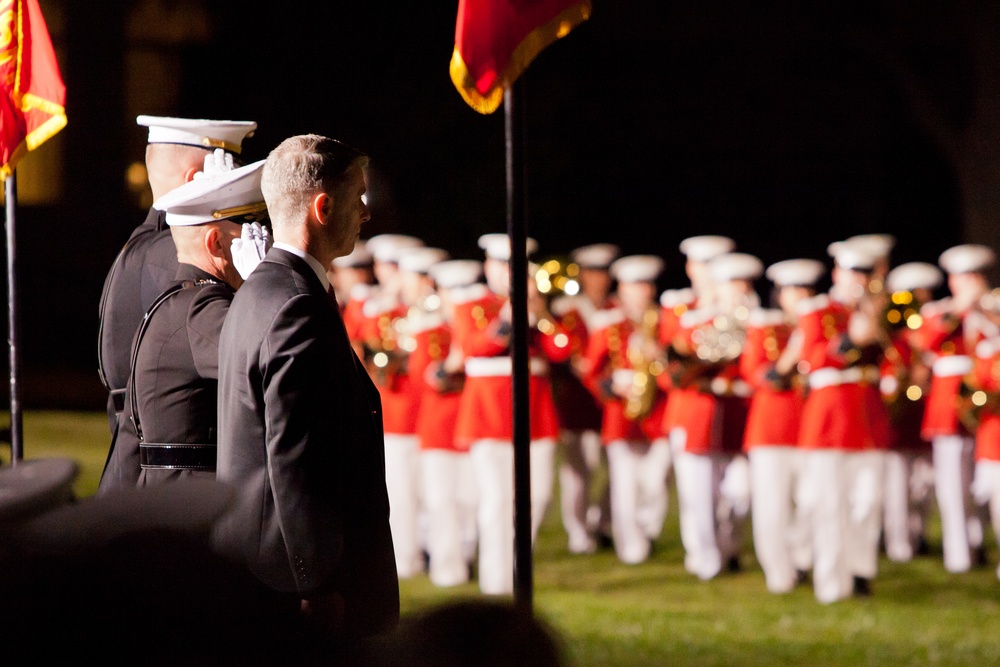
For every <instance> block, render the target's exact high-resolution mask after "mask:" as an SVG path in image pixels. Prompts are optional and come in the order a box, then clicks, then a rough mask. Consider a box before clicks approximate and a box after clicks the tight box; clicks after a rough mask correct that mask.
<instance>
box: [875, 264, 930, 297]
mask: <svg viewBox="0 0 1000 667" xmlns="http://www.w3.org/2000/svg"><path fill="white" fill-rule="evenodd" d="M943 281H944V274H943V273H941V269H939V268H938V267H936V266H934V265H933V264H930V263H929V262H907V263H906V264H900V265H899V266H897V267H896V268H894V269H893V270H892V271H890V272H889V275H887V276H886V277H885V283H886V287H887V288H888V289H889V291H890V292H912V291H913V290H915V289H934V288H935V287H937V286H938V285H940V284H941V283H942V282H943Z"/></svg>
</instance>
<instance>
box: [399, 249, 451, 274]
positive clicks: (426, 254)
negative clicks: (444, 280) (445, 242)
mask: <svg viewBox="0 0 1000 667" xmlns="http://www.w3.org/2000/svg"><path fill="white" fill-rule="evenodd" d="M448 257H449V255H448V251H447V250H444V249H442V248H427V247H423V246H418V247H414V248H403V250H402V252H401V253H400V255H399V270H400V271H409V272H411V273H427V270H428V269H430V268H431V267H432V266H434V265H435V264H437V263H438V262H443V261H444V260H446V259H448Z"/></svg>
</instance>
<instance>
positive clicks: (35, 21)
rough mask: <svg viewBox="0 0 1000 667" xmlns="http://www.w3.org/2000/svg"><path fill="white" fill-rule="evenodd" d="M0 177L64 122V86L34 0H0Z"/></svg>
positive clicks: (46, 30) (50, 41)
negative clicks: (0, 93)
mask: <svg viewBox="0 0 1000 667" xmlns="http://www.w3.org/2000/svg"><path fill="white" fill-rule="evenodd" d="M0 92H2V95H0V181H2V180H6V178H7V176H9V175H10V174H12V173H14V166H15V165H16V164H17V161H18V160H20V159H21V158H22V157H24V154H25V153H27V152H28V151H30V150H34V149H35V148H38V146H40V145H41V144H42V143H43V142H44V141H45V140H47V139H48V138H49V137H51V136H52V135H54V134H55V133H56V132H58V131H59V130H61V129H62V128H63V127H64V126H65V125H66V109H65V106H64V105H65V104H66V86H65V85H63V82H62V77H61V76H60V75H59V65H58V63H57V62H56V53H55V51H54V50H53V48H52V40H51V39H49V31H48V28H47V27H46V26H45V19H44V18H43V17H42V10H41V9H40V8H39V6H38V0H0Z"/></svg>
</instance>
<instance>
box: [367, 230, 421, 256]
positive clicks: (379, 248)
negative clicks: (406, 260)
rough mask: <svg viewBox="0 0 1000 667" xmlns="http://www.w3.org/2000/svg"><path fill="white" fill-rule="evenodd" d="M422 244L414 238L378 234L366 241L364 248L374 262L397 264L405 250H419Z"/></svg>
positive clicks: (402, 235) (401, 235) (403, 235)
mask: <svg viewBox="0 0 1000 667" xmlns="http://www.w3.org/2000/svg"><path fill="white" fill-rule="evenodd" d="M423 245H424V242H423V241H421V240H420V239H418V238H417V237H416V236H407V235H405V234H379V235H378V236H373V237H371V238H370V239H368V242H367V243H365V248H366V249H367V250H368V252H370V253H371V254H372V257H373V258H374V259H375V261H376V262H398V261H399V256H400V254H401V253H402V252H403V250H405V249H406V248H419V247H421V246H423Z"/></svg>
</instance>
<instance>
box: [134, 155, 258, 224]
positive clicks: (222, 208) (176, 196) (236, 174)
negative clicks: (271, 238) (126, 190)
mask: <svg viewBox="0 0 1000 667" xmlns="http://www.w3.org/2000/svg"><path fill="white" fill-rule="evenodd" d="M263 166H264V160H258V161H257V162H253V163H251V164H248V165H246V166H244V167H238V168H237V169H233V170H232V171H225V172H222V173H220V174H216V175H214V176H208V177H206V178H199V179H196V180H193V181H189V182H187V183H185V184H184V185H182V186H180V187H178V188H175V189H173V190H171V191H170V192H168V193H167V194H165V195H163V196H162V197H160V198H159V199H157V200H156V201H155V202H153V208H155V209H157V210H160V211H165V212H166V214H167V215H166V219H167V224H168V225H171V226H176V227H184V226H189V225H203V224H205V223H206V222H215V221H217V220H225V219H226V218H235V217H239V216H246V215H251V214H258V213H261V212H263V211H266V210H267V206H266V205H265V204H264V195H263V194H262V193H261V191H260V177H261V167H263Z"/></svg>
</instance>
